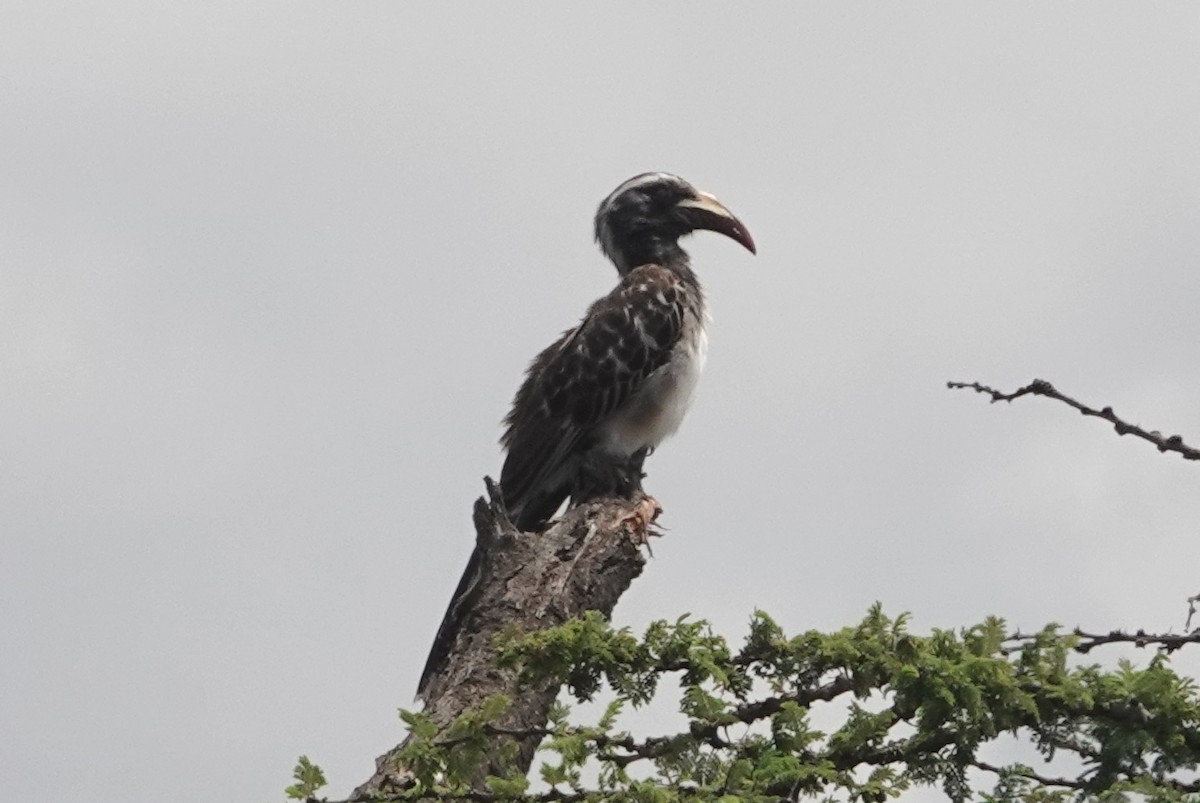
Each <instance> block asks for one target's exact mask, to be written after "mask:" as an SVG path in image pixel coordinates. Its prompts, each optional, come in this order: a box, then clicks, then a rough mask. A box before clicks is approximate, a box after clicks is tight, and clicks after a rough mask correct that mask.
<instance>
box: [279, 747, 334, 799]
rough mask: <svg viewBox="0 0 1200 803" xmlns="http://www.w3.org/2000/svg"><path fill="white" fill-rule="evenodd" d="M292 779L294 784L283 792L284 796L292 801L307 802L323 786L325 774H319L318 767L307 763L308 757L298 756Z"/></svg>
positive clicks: (309, 762) (319, 769)
mask: <svg viewBox="0 0 1200 803" xmlns="http://www.w3.org/2000/svg"><path fill="white" fill-rule="evenodd" d="M292 778H294V779H295V780H296V782H295V783H294V784H292V785H291V786H289V787H288V788H287V789H284V790H283V791H284V794H286V795H287V796H288V797H289V798H291V799H292V800H307V799H308V798H310V797H312V796H313V795H315V794H316V793H317V790H318V789H320V788H321V787H322V786H324V785H325V773H323V772H321V768H320V767H318V766H317V765H316V764H314V763H312V762H311V761H309V760H308V756H300V758H299V760H298V761H297V762H296V768H295V769H294V770H292Z"/></svg>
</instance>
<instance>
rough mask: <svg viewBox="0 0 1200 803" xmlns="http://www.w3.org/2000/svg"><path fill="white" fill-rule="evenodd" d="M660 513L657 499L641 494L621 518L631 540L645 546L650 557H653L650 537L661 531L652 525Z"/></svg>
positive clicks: (659, 535)
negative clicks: (631, 508)
mask: <svg viewBox="0 0 1200 803" xmlns="http://www.w3.org/2000/svg"><path fill="white" fill-rule="evenodd" d="M660 515H662V507H661V506H660V505H659V504H658V500H656V499H655V498H654V497H652V496H642V498H641V499H639V500H638V502H637V504H636V506H635V507H634V508H633V510H632V511H631V512H630V513H629V514H628V515H626V516H625V517H624V518H622V519H621V524H623V525H625V527H626V528H627V529H628V530H629V534H630V535H631V536H632V537H633V542H634V543H635V544H637V545H638V546H644V547H646V551H647V552H649V553H650V557H654V551H653V550H651V549H650V538H651V537H661V536H662V531H661V530H659V529H658V528H657V527H655V526H654V522H655V521H656V520H657V519H658V517H659V516H660Z"/></svg>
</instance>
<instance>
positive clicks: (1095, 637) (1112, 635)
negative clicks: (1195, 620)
mask: <svg viewBox="0 0 1200 803" xmlns="http://www.w3.org/2000/svg"><path fill="white" fill-rule="evenodd" d="M1072 632H1073V633H1074V635H1075V636H1076V637H1077V638H1079V639H1080V641H1079V643H1078V644H1076V645H1075V648H1074V649H1075V652H1078V653H1081V654H1083V655H1086V654H1087V653H1089V652H1091V651H1092V650H1094V649H1095V648H1096V647H1100V646H1102V645H1104V644H1132V645H1134V646H1135V647H1151V646H1157V647H1158V648H1159V649H1161V650H1162V651H1163V652H1166V653H1172V652H1175V651H1176V650H1178V649H1179V648H1180V647H1183V646H1184V645H1185V644H1200V630H1196V631H1193V632H1191V633H1188V634H1187V635H1175V634H1174V633H1147V632H1146V631H1144V630H1138V631H1137V632H1135V633H1125V632H1123V631H1120V630H1112V631H1109V632H1108V633H1087V632H1085V631H1083V630H1080V629H1079V628H1075V630H1074V631H1072ZM1038 638H1039V636H1037V635H1035V634H1030V633H1019V632H1018V633H1014V634H1013V635H1011V636H1009V637H1008V641H1013V642H1018V643H1017V644H1014V645H1013V646H1011V647H1005V648H1003V649H1002V650H1001V652H1002V653H1003V654H1004V655H1012V654H1013V653H1015V652H1020V651H1021V650H1023V649H1025V647H1026V645H1028V644H1029V643H1032V642H1034V641H1037V639H1038Z"/></svg>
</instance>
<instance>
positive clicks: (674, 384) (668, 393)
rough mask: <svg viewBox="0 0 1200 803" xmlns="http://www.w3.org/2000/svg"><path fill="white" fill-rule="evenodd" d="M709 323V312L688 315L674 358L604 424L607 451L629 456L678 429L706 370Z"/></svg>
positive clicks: (602, 443) (602, 438)
mask: <svg viewBox="0 0 1200 803" xmlns="http://www.w3.org/2000/svg"><path fill="white" fill-rule="evenodd" d="M707 325H708V313H707V312H705V313H703V316H702V317H701V318H697V317H695V316H692V315H688V317H687V318H686V319H685V321H684V325H683V332H682V336H681V337H680V338H679V342H678V343H677V344H675V349H674V351H673V352H672V354H671V359H670V360H668V361H667V363H666V364H665V365H663V366H662V367H660V368H658V369H657V370H656V371H654V373H652V374H650V376H648V377H646V381H645V383H644V384H643V385H642V387H641V388H640V389H639V390H638V392H637V394H636V395H635V396H634V397H633V398H632V399H630V400H629V402H628V403H627V404H626V405H625V406H623V407H622V408H621V409H620V411H618V412H617V413H616V414H615V415H614V416H613V417H612V419H611V420H610V421H609V422H608V424H607V425H606V426H605V428H604V431H603V433H602V435H601V438H600V443H601V446H602V448H603V449H604V450H605V451H607V452H610V453H612V454H616V455H622V456H628V455H631V454H633V453H634V452H636V451H637V450H639V449H643V448H646V447H650V448H653V447H656V446H658V444H660V443H662V442H663V440H665V439H666V438H667V437H668V436H670V435H672V434H673V433H674V432H675V430H677V429H679V425H680V423H681V422H682V421H683V417H684V415H686V414H687V411H688V408H689V407H690V406H691V404H692V394H693V392H694V391H695V389H696V383H697V382H698V381H699V380H700V373H701V371H703V370H704V360H705V357H706V356H707V354H708V334H707V332H706V331H705V329H706V327H707Z"/></svg>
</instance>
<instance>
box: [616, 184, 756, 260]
mask: <svg viewBox="0 0 1200 803" xmlns="http://www.w3.org/2000/svg"><path fill="white" fill-rule="evenodd" d="M696 229H708V230H709V231H716V232H720V233H721V234H724V235H725V236H726V237H730V238H732V239H733V240H736V241H737V242H739V243H741V244H742V245H743V246H745V248H746V249H747V250H749V251H750V253H752V254H753V253H755V250H754V240H753V239H752V238H751V237H750V232H748V231H747V230H746V227H745V226H743V225H742V222H741V221H740V220H738V219H737V218H736V217H734V215H733V213H732V212H730V211H729V210H728V209H726V208H725V207H724V206H723V205H722V204H721V203H720V201H718V200H717V199H716V198H714V197H713V196H711V195H709V194H708V193H707V192H701V191H700V190H698V189H696V188H695V187H693V186H692V185H691V184H689V183H687V182H686V181H684V180H683V179H681V178H680V177H679V176H673V175H671V174H670V173H643V174H642V175H640V176H634V177H633V178H631V179H629V180H628V181H626V182H625V183H624V184H622V185H621V186H619V187H617V188H616V189H615V190H613V191H612V193H611V194H610V195H609V196H608V197H607V198H605V199H604V201H602V202H601V204H600V208H599V209H598V210H596V241H597V242H598V243H600V247H601V248H602V249H603V250H604V253H605V254H606V255H607V256H608V258H609V259H611V260H612V261H613V263H614V264H615V265H616V266H617V271H618V272H620V273H621V274H622V275H624V274H625V273H627V272H628V271H630V270H632V269H633V268H636V267H637V266H638V265H645V264H647V263H651V262H654V263H658V264H669V263H671V262H673V261H676V260H681V259H682V260H686V258H687V257H686V255H685V254H684V253H683V249H681V248H680V247H679V243H678V240H679V238H680V237H682V236H683V235H685V234H690V233H691V232H693V231H695V230H696Z"/></svg>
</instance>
